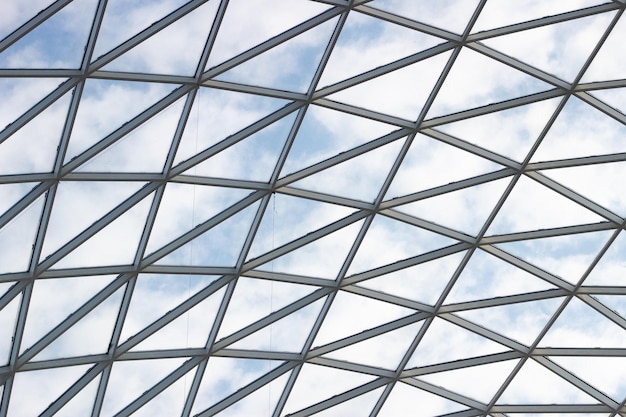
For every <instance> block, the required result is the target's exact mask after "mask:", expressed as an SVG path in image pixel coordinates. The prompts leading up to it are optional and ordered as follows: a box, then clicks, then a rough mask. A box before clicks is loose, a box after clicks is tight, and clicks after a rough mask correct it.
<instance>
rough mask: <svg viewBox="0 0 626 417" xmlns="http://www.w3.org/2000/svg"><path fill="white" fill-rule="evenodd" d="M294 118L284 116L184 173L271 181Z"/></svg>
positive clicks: (293, 116)
mask: <svg viewBox="0 0 626 417" xmlns="http://www.w3.org/2000/svg"><path fill="white" fill-rule="evenodd" d="M294 119H295V114H290V115H288V116H286V117H283V118H282V119H279V120H278V121H276V122H274V123H272V124H271V125H269V126H268V127H266V128H264V129H261V130H260V131H258V132H256V133H253V134H252V135H250V136H248V137H247V138H245V139H244V140H242V141H241V142H237V143H235V144H234V145H232V146H229V147H228V148H226V149H224V150H223V151H221V152H219V153H217V154H216V155H213V156H212V157H210V158H209V159H207V160H206V161H204V162H201V163H199V164H198V165H195V166H194V167H193V168H190V169H188V170H187V171H186V172H184V173H183V174H189V175H199V176H205V177H218V178H233V179H238V180H252V181H261V182H269V180H270V178H271V176H272V174H273V172H274V169H275V167H276V163H277V161H278V158H279V156H280V154H281V151H282V150H283V146H284V144H285V140H286V139H287V135H288V134H289V131H290V129H291V125H292V123H293V121H294ZM251 161H254V163H251Z"/></svg>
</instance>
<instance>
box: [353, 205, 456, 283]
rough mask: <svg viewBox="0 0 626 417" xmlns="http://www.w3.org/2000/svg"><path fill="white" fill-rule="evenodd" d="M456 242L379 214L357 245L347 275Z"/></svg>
mask: <svg viewBox="0 0 626 417" xmlns="http://www.w3.org/2000/svg"><path fill="white" fill-rule="evenodd" d="M454 243H456V241H455V240H452V239H450V238H448V237H445V236H443V235H439V234H437V233H433V232H430V231H428V230H425V229H421V228H419V227H416V226H413V225H411V224H408V223H404V222H401V221H398V220H394V219H391V218H389V217H386V216H382V215H378V216H376V217H375V218H374V221H373V222H372V224H371V226H370V227H369V229H368V231H367V234H366V235H365V238H363V241H362V242H361V245H360V246H359V250H358V251H357V253H356V255H355V257H354V260H353V261H352V263H351V264H350V269H348V275H352V274H355V273H358V272H362V271H366V270H370V269H374V268H377V267H379V266H383V265H388V264H391V263H393V262H396V261H400V260H402V259H406V258H409V257H412V256H417V255H422V254H424V253H427V252H430V251H433V250H435V249H439V248H442V247H444V246H448V245H451V244H454Z"/></svg>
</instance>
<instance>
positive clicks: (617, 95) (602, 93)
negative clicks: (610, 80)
mask: <svg viewBox="0 0 626 417" xmlns="http://www.w3.org/2000/svg"><path fill="white" fill-rule="evenodd" d="M591 95H592V96H594V97H596V98H598V99H600V100H602V101H604V102H605V103H606V104H608V105H609V106H611V107H613V108H614V109H616V110H619V111H620V112H622V113H624V114H626V88H607V89H606V90H595V91H591Z"/></svg>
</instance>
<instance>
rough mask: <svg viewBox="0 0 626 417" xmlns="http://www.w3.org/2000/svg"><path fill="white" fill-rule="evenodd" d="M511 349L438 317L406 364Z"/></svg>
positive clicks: (460, 357) (448, 360)
mask: <svg viewBox="0 0 626 417" xmlns="http://www.w3.org/2000/svg"><path fill="white" fill-rule="evenodd" d="M443 341H445V343H442V342H443ZM507 350H508V349H507V348H506V347H504V346H502V345H501V344H499V343H496V342H494V341H492V340H489V339H487V338H485V337H483V336H480V335H478V334H476V333H473V332H470V331H469V330H466V329H464V328H463V327H460V326H457V325H454V324H452V323H450V322H448V321H446V320H442V319H440V318H438V317H435V318H434V320H433V321H432V323H431V324H430V326H429V327H428V330H427V331H426V334H425V335H424V337H423V338H422V340H421V341H420V343H419V345H417V348H416V349H415V352H413V356H411V359H410V360H409V362H408V363H407V366H406V367H407V368H415V367H421V366H428V365H434V364H437V363H444V362H452V361H457V360H460V359H467V358H472V357H478V356H485V355H490V354H493V353H499V352H505V351H507Z"/></svg>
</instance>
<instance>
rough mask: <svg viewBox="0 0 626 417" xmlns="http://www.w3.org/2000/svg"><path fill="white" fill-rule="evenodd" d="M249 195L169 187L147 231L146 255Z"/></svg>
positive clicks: (227, 190) (196, 187) (228, 190)
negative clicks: (149, 229) (150, 228)
mask: <svg viewBox="0 0 626 417" xmlns="http://www.w3.org/2000/svg"><path fill="white" fill-rule="evenodd" d="M248 194H250V191H249V190H240V189H234V188H227V187H212V186H208V185H197V184H180V183H174V182H170V183H168V184H167V185H166V186H165V192H164V193H163V197H162V199H161V203H160V204H159V211H158V212H157V216H156V218H155V220H154V225H153V226H152V230H151V231H150V239H149V240H148V245H147V247H146V253H151V252H154V251H155V250H157V249H159V248H160V247H162V246H164V245H165V244H167V243H169V242H171V241H172V240H174V239H176V238H177V237H179V236H181V235H183V234H184V233H186V232H188V231H190V230H191V229H193V228H194V227H196V226H198V225H199V224H201V223H204V222H205V221H207V220H208V219H210V218H211V217H213V216H215V215H217V214H218V213H220V212H222V211H223V210H225V209H226V208H228V207H230V206H232V205H233V204H235V203H236V202H237V201H240V200H241V199H243V198H244V197H245V196H247V195H248ZM173 219H175V221H173Z"/></svg>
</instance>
